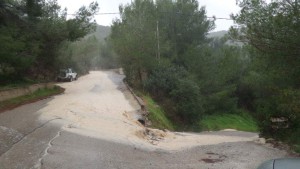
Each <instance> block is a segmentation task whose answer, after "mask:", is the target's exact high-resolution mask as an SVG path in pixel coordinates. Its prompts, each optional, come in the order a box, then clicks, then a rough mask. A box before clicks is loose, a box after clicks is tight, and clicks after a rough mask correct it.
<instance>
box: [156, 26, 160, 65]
mask: <svg viewBox="0 0 300 169" xmlns="http://www.w3.org/2000/svg"><path fill="white" fill-rule="evenodd" d="M158 24H159V22H158V21H156V36H157V58H158V62H160V47H159V28H158Z"/></svg>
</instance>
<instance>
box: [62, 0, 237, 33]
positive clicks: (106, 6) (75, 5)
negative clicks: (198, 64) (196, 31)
mask: <svg viewBox="0 0 300 169" xmlns="http://www.w3.org/2000/svg"><path fill="white" fill-rule="evenodd" d="M92 1H95V0H72V1H71V0H58V3H59V4H60V5H61V6H62V7H63V8H64V7H67V8H68V13H74V12H75V11H76V10H78V9H79V8H80V7H81V6H83V5H88V4H89V3H91V2H92ZM96 1H97V2H98V3H99V6H100V11H99V13H110V12H118V11H119V5H120V4H126V3H130V2H131V0H96ZM198 1H199V4H200V6H206V10H207V16H216V17H220V18H221V17H222V18H229V15H230V14H231V13H237V12H238V11H239V7H238V6H236V0H198ZM118 16H119V15H97V16H96V17H95V19H96V21H97V23H98V24H99V25H106V26H109V25H111V23H112V20H113V19H114V18H117V17H118ZM232 24H233V22H232V21H228V20H217V21H216V29H215V30H214V31H219V30H227V29H228V28H229V27H230V26H231V25H232Z"/></svg>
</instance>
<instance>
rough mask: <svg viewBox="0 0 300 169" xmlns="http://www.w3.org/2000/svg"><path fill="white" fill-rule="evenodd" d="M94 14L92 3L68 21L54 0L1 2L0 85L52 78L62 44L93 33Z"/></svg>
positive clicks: (10, 0) (96, 5) (63, 10)
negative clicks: (24, 80) (27, 79)
mask: <svg viewBox="0 0 300 169" xmlns="http://www.w3.org/2000/svg"><path fill="white" fill-rule="evenodd" d="M97 11H98V4H97V3H91V4H90V5H89V6H88V7H84V6H83V7H81V8H80V9H79V10H78V11H77V12H76V15H75V16H74V18H73V19H68V20H67V10H66V9H61V8H60V6H59V5H58V4H57V1H56V0H50V1H48V0H23V1H19V0H0V44H1V45H0V84H1V85H2V84H5V83H12V82H15V81H16V80H19V81H20V79H21V80H22V79H26V78H29V79H33V80H36V79H42V80H47V79H51V78H53V76H54V75H55V73H56V71H57V69H58V68H59V66H60V64H59V61H60V60H59V59H58V56H59V49H60V48H61V46H62V44H64V43H66V42H68V41H69V42H72V41H76V40H78V39H80V38H82V37H84V36H85V35H87V34H88V33H90V32H91V31H92V30H94V28H95V23H93V22H91V21H92V19H93V15H94V14H95V13H96V12H97Z"/></svg>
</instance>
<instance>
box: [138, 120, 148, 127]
mask: <svg viewBox="0 0 300 169" xmlns="http://www.w3.org/2000/svg"><path fill="white" fill-rule="evenodd" d="M138 122H140V123H141V124H142V125H143V126H145V125H146V122H145V120H144V119H138Z"/></svg>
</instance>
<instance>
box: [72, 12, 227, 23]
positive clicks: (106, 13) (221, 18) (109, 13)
mask: <svg viewBox="0 0 300 169" xmlns="http://www.w3.org/2000/svg"><path fill="white" fill-rule="evenodd" d="M119 14H120V13H119V12H105V13H96V14H95V15H119ZM176 14H180V13H176ZM67 15H73V16H75V15H76V14H67ZM207 18H210V19H216V20H230V21H232V20H233V19H231V18H223V17H220V18H219V17H214V16H207Z"/></svg>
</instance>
